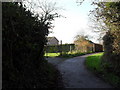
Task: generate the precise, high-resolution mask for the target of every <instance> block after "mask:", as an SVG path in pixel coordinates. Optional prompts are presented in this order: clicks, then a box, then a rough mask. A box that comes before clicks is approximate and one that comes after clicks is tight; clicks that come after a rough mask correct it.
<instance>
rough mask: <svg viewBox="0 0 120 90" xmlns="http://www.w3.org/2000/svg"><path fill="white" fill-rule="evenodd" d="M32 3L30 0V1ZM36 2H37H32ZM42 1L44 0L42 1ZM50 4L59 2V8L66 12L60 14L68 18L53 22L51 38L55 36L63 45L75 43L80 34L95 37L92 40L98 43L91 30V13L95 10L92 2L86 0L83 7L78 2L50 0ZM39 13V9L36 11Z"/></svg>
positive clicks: (61, 11)
mask: <svg viewBox="0 0 120 90" xmlns="http://www.w3.org/2000/svg"><path fill="white" fill-rule="evenodd" d="M29 1H30V0H29ZM32 1H34V2H36V0H32ZM40 1H42V0H40ZM48 1H49V2H50V1H52V2H54V1H55V2H57V5H56V6H57V7H60V8H63V9H64V10H59V14H61V15H63V16H64V17H66V18H63V17H61V18H56V19H55V21H53V25H54V26H55V27H54V28H53V30H52V31H53V33H51V34H49V36H55V37H56V38H57V39H58V40H59V41H60V40H62V42H63V43H73V41H74V37H75V36H76V35H78V34H81V33H84V34H88V35H90V36H94V37H93V38H92V39H91V40H92V41H93V42H97V38H96V35H97V34H95V33H93V32H91V31H92V30H91V29H90V28H89V26H90V24H91V23H90V20H89V16H88V14H89V11H90V10H93V8H94V7H93V6H92V5H91V2H90V1H91V0H85V1H84V2H83V3H82V5H79V3H76V1H77V0H48ZM36 11H39V8H38V9H36Z"/></svg>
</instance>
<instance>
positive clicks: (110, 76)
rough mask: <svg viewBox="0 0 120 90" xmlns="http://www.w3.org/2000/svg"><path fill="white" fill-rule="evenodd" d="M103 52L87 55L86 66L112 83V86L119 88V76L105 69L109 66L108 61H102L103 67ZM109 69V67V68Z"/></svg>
mask: <svg viewBox="0 0 120 90" xmlns="http://www.w3.org/2000/svg"><path fill="white" fill-rule="evenodd" d="M102 55H103V53H99V54H95V55H91V56H88V57H87V59H86V62H85V64H86V66H87V68H88V69H89V70H91V71H92V72H93V73H95V74H96V75H97V76H99V77H101V78H102V79H104V80H105V81H107V82H109V83H110V84H112V85H113V86H114V87H118V88H120V86H119V85H120V77H119V76H118V75H116V74H115V73H114V72H112V71H108V70H106V68H108V67H109V66H110V64H109V63H108V62H106V63H105V62H104V67H103V64H101V63H102V59H101V57H102ZM110 70H111V69H110Z"/></svg>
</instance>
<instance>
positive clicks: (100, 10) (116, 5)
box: [91, 0, 120, 75]
mask: <svg viewBox="0 0 120 90" xmlns="http://www.w3.org/2000/svg"><path fill="white" fill-rule="evenodd" d="M92 4H93V5H96V6H97V7H96V8H95V10H93V11H91V14H92V16H93V20H94V21H95V22H98V23H100V25H99V24H98V23H97V24H96V27H97V30H98V31H100V32H102V33H104V35H103V36H104V37H103V41H104V50H105V52H104V57H103V64H105V62H107V63H109V64H110V65H108V67H107V70H108V71H111V72H114V73H116V74H117V75H119V74H120V70H119V68H120V44H119V43H120V1H118V2H99V1H98V0H96V1H93V2H92ZM113 58H114V59H113ZM104 66H105V67H106V64H105V65H104Z"/></svg>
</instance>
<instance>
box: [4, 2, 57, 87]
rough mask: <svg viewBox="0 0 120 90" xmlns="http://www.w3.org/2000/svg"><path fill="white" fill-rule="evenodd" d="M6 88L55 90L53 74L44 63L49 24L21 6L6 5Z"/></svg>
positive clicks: (14, 4)
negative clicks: (44, 88)
mask: <svg viewBox="0 0 120 90" xmlns="http://www.w3.org/2000/svg"><path fill="white" fill-rule="evenodd" d="M2 23H3V24H2V25H3V26H2V44H3V45H2V46H3V50H2V55H3V56H2V67H3V68H2V75H3V77H2V87H3V88H41V87H54V86H53V85H54V83H53V81H54V80H55V79H54V78H53V77H56V76H52V75H53V74H54V73H55V72H56V71H53V68H51V67H50V66H49V65H48V63H47V62H45V61H44V57H43V55H44V45H45V44H46V41H47V40H46V36H47V35H48V32H49V31H48V29H49V27H48V26H49V24H45V23H43V22H40V20H39V19H38V17H37V16H35V15H34V14H33V13H31V11H29V10H26V8H25V7H23V5H22V4H21V3H2Z"/></svg>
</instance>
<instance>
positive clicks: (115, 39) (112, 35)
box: [103, 30, 120, 75]
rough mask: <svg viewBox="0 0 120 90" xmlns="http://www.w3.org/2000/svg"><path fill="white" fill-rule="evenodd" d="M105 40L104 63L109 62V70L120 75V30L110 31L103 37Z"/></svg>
mask: <svg viewBox="0 0 120 90" xmlns="http://www.w3.org/2000/svg"><path fill="white" fill-rule="evenodd" d="M103 40H104V51H105V53H104V55H103V66H104V67H106V65H104V63H106V62H107V63H109V64H110V65H109V66H108V67H107V69H108V71H112V72H114V73H116V74H117V75H120V70H119V69H120V32H119V31H117V30H114V31H108V32H107V33H106V35H105V36H104V38H103Z"/></svg>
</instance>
